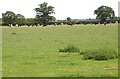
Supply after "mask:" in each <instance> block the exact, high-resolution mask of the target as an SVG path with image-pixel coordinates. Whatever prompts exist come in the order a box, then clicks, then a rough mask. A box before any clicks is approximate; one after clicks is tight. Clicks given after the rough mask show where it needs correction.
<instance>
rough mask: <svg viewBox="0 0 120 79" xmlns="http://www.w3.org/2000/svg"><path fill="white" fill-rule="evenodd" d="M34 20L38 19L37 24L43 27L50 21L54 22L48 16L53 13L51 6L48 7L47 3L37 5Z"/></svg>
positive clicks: (51, 17)
mask: <svg viewBox="0 0 120 79" xmlns="http://www.w3.org/2000/svg"><path fill="white" fill-rule="evenodd" d="M35 11H36V13H37V14H36V18H37V19H38V23H39V24H42V25H43V26H47V25H48V23H49V22H50V21H51V20H54V18H53V16H50V15H51V14H53V13H55V12H54V7H53V6H48V3H46V2H44V3H42V4H39V7H38V8H35Z"/></svg>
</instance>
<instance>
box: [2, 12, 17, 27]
mask: <svg viewBox="0 0 120 79" xmlns="http://www.w3.org/2000/svg"><path fill="white" fill-rule="evenodd" d="M2 21H3V24H5V25H9V24H14V22H15V13H14V12H12V11H6V13H2Z"/></svg>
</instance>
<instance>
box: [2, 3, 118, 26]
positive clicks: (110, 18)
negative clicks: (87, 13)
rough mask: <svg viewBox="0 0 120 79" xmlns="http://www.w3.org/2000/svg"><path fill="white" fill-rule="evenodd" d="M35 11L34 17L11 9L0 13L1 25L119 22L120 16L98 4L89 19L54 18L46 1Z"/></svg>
mask: <svg viewBox="0 0 120 79" xmlns="http://www.w3.org/2000/svg"><path fill="white" fill-rule="evenodd" d="M34 11H36V16H35V18H25V17H24V16H23V15H22V14H15V13H14V12H12V11H6V13H2V25H3V26H18V27H19V26H24V25H27V26H47V25H62V24H68V25H71V26H72V25H74V24H84V25H86V24H95V25H96V24H99V23H100V24H105V25H106V24H107V23H116V21H117V22H118V23H120V17H115V12H114V10H113V9H112V8H111V7H108V6H100V7H98V8H97V9H96V10H95V11H94V14H95V15H97V16H96V19H95V20H93V19H89V20H75V19H71V18H70V17H67V18H66V20H56V18H55V17H54V16H51V14H54V13H55V11H54V7H53V6H49V5H48V3H47V2H44V3H42V4H39V5H38V8H35V9H34Z"/></svg>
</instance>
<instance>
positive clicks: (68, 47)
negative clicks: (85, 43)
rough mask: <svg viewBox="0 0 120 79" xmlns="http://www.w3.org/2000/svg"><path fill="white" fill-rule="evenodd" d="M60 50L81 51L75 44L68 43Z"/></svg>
mask: <svg viewBox="0 0 120 79" xmlns="http://www.w3.org/2000/svg"><path fill="white" fill-rule="evenodd" d="M59 52H79V49H78V48H77V47H75V46H74V45H68V46H66V47H64V48H62V49H59Z"/></svg>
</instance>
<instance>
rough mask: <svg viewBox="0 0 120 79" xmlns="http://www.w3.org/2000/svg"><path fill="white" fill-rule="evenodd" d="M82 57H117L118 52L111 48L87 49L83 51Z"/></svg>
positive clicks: (100, 58)
mask: <svg viewBox="0 0 120 79" xmlns="http://www.w3.org/2000/svg"><path fill="white" fill-rule="evenodd" d="M83 57H84V58H83V59H85V60H86V59H94V60H108V59H114V58H117V57H118V52H117V51H115V50H111V49H96V50H89V51H85V52H84V53H83Z"/></svg>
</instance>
